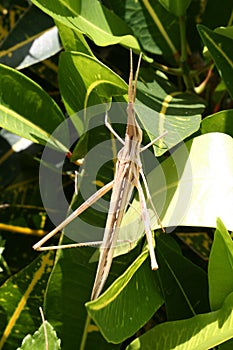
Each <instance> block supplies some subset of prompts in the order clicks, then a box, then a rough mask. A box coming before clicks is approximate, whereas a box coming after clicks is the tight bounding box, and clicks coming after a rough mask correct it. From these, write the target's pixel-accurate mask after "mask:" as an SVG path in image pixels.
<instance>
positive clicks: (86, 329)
mask: <svg viewBox="0 0 233 350" xmlns="http://www.w3.org/2000/svg"><path fill="white" fill-rule="evenodd" d="M90 322H91V318H90V316H89V315H88V314H87V318H86V322H85V326H84V330H83V336H82V340H81V344H80V350H84V349H85V346H86V341H87V335H88V328H89V325H90Z"/></svg>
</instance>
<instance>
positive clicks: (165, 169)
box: [119, 133, 233, 253]
mask: <svg viewBox="0 0 233 350" xmlns="http://www.w3.org/2000/svg"><path fill="white" fill-rule="evenodd" d="M232 152H233V140H232V138H231V137H230V136H229V135H225V134H222V133H209V134H205V135H201V136H198V137H195V138H194V139H192V140H189V141H187V142H186V143H183V144H181V145H180V146H179V147H178V148H177V149H176V150H175V151H174V152H173V153H172V154H171V155H170V156H169V157H167V159H165V160H164V161H163V162H162V163H161V164H160V166H157V167H156V168H155V169H154V170H153V171H151V172H150V173H149V174H148V176H147V182H148V186H149V190H150V194H151V196H152V200H153V202H154V205H155V207H156V209H157V212H158V214H159V216H160V219H161V220H162V223H163V226H164V227H166V228H167V231H168V232H170V231H172V230H173V229H174V227H176V226H199V227H215V226H216V218H217V217H220V218H221V219H222V220H223V221H224V223H225V225H226V227H227V229H229V230H232V229H233V217H232V203H233V190H232V189H233V188H232V184H233V161H231V160H232V156H231V155H232ZM151 160H152V158H151ZM148 207H149V212H150V214H151V226H152V228H153V229H158V228H160V226H159V224H158V223H157V219H156V217H155V215H154V212H153V211H152V210H151V209H150V205H149V203H148ZM140 210H141V209H140V203H139V202H138V198H135V199H134V200H133V202H132V207H131V208H130V209H129V210H128V211H127V212H126V214H125V216H124V218H123V222H122V225H121V230H120V233H119V239H120V240H123V241H130V242H131V244H130V245H127V244H125V245H124V246H123V247H122V250H121V253H123V252H124V253H125V252H126V251H127V249H128V250H129V249H130V248H132V247H133V246H134V245H133V244H132V242H135V243H136V242H137V240H138V239H139V238H140V237H141V236H142V235H144V225H143V222H142V220H141V217H140V216H139V215H138V213H140Z"/></svg>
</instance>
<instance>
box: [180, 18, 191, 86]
mask: <svg viewBox="0 0 233 350" xmlns="http://www.w3.org/2000/svg"><path fill="white" fill-rule="evenodd" d="M179 25H180V41H181V57H180V67H181V69H182V71H183V79H184V83H185V86H186V90H188V91H194V89H193V81H192V79H191V76H190V71H189V66H188V56H187V38H186V21H185V16H179Z"/></svg>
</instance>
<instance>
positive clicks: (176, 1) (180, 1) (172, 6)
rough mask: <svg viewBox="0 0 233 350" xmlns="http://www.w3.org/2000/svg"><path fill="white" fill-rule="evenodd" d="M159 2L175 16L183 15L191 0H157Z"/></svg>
mask: <svg viewBox="0 0 233 350" xmlns="http://www.w3.org/2000/svg"><path fill="white" fill-rule="evenodd" d="M159 2H160V3H161V4H162V5H163V6H164V7H165V9H167V10H168V12H170V13H173V15H175V16H184V15H185V13H186V10H187V8H188V7H189V5H190V3H191V0H159Z"/></svg>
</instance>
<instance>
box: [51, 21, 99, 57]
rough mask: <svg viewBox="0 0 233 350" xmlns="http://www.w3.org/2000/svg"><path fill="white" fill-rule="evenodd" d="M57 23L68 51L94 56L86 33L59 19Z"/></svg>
mask: <svg viewBox="0 0 233 350" xmlns="http://www.w3.org/2000/svg"><path fill="white" fill-rule="evenodd" d="M56 24H57V27H58V29H59V35H60V38H61V41H62V44H63V47H64V49H65V50H66V51H78V52H82V53H85V54H87V55H90V56H93V57H94V55H93V53H92V51H91V49H90V47H89V45H88V43H87V41H86V39H85V38H84V35H83V34H82V33H81V32H80V31H78V30H77V29H76V30H74V29H72V28H70V27H67V26H65V25H64V24H62V23H60V22H58V21H56Z"/></svg>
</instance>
